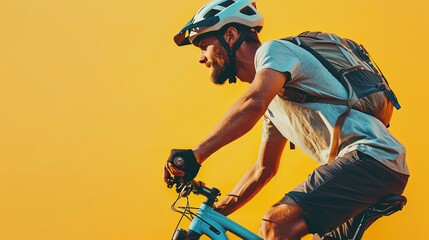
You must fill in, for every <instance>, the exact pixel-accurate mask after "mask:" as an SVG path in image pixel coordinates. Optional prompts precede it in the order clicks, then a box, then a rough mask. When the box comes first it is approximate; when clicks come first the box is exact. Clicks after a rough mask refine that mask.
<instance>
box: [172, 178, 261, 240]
mask: <svg viewBox="0 0 429 240" xmlns="http://www.w3.org/2000/svg"><path fill="white" fill-rule="evenodd" d="M176 190H177V191H178V192H180V194H179V198H181V197H187V196H188V195H189V194H190V193H191V192H193V193H194V194H201V195H204V196H205V197H207V200H206V201H205V202H203V203H202V204H201V206H200V208H199V209H198V212H197V213H196V214H194V213H192V212H191V211H190V210H189V209H190V208H189V207H187V208H185V210H184V212H182V213H183V214H186V213H188V214H190V215H191V216H192V217H193V218H192V221H191V224H190V225H189V229H188V231H185V230H183V229H176V232H175V234H174V235H173V240H181V239H199V238H200V237H201V236H202V235H206V236H208V237H209V238H210V239H213V240H227V239H229V238H228V236H227V232H230V233H232V234H234V235H236V236H238V237H240V238H242V239H247V240H262V238H260V237H259V236H258V235H256V234H254V233H253V232H251V231H249V230H248V229H246V228H244V227H243V226H241V225H239V224H238V223H236V222H234V221H233V220H231V219H229V218H227V217H225V216H224V215H222V214H220V213H218V212H216V211H215V210H214V203H215V202H216V201H217V196H219V195H220V192H219V190H218V189H216V188H206V187H205V186H204V185H203V184H202V183H197V182H193V183H188V184H182V185H179V186H177V188H176ZM179 198H178V199H179ZM173 206H174V204H173Z"/></svg>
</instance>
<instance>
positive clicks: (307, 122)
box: [255, 40, 409, 174]
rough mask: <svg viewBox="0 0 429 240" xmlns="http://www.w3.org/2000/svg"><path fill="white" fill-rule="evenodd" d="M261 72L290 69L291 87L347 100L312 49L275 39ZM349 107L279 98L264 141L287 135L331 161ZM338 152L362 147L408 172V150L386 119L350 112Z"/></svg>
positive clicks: (259, 63) (259, 59)
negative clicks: (335, 131)
mask: <svg viewBox="0 0 429 240" xmlns="http://www.w3.org/2000/svg"><path fill="white" fill-rule="evenodd" d="M255 67H256V71H260V70H261V69H263V68H270V69H274V70H276V71H279V72H284V73H287V74H288V75H289V76H290V79H289V80H290V81H287V83H286V85H287V86H291V87H294V88H298V89H301V90H304V91H305V92H307V93H309V94H311V95H313V96H318V97H323V98H332V99H341V100H346V99H347V97H348V93H347V91H346V90H345V89H344V87H343V86H342V85H341V83H340V82H338V80H337V79H335V77H334V76H332V74H330V73H329V72H328V70H327V69H326V68H325V67H324V66H323V65H322V64H321V63H320V62H319V61H318V60H317V59H316V58H315V57H314V56H313V55H311V54H310V53H309V52H307V51H306V50H304V49H302V48H301V47H299V46H296V45H295V44H293V43H291V42H288V41H282V40H274V41H269V42H266V43H264V44H262V45H261V46H260V48H259V49H258V51H257V52H256V56H255ZM346 108H347V107H346V106H342V105H333V104H326V103H296V102H291V101H288V100H286V99H285V98H283V92H280V93H279V94H277V95H276V97H274V99H273V100H272V102H271V103H270V105H269V107H268V109H267V112H266V113H265V116H264V130H263V139H264V140H265V141H275V140H276V139H279V138H286V139H289V140H290V141H291V142H293V143H294V144H295V145H296V146H298V147H299V148H300V149H302V150H303V151H304V152H306V153H307V154H309V155H310V156H311V157H312V158H314V159H315V160H316V161H317V162H318V163H320V164H325V163H327V162H328V157H329V152H330V145H331V142H330V141H331V137H332V132H333V126H334V124H335V121H336V120H337V118H338V116H339V115H341V114H342V113H343V112H344V111H345V110H346ZM340 142H341V144H340V152H339V156H343V155H344V154H345V153H347V152H350V151H353V150H359V151H361V152H363V153H365V154H367V155H370V156H371V157H373V158H375V159H377V160H378V161H380V162H381V163H383V164H385V165H386V166H388V167H389V168H391V169H393V170H394V171H397V172H400V173H403V174H409V172H408V167H407V164H406V162H405V148H404V146H403V145H402V144H401V143H399V142H398V141H397V140H396V139H395V138H394V137H393V136H392V135H391V134H390V132H389V131H388V130H387V128H386V127H385V126H384V125H383V123H382V122H381V121H379V120H378V119H377V118H375V117H373V116H370V115H369V114H365V113H362V112H360V111H357V110H351V112H350V114H349V115H348V116H347V118H346V120H345V122H344V125H343V128H342V130H341V141H340Z"/></svg>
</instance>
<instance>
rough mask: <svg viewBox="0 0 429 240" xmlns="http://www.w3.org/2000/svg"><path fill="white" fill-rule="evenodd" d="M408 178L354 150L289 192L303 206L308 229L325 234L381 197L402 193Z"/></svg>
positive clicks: (319, 169) (321, 168)
mask: <svg viewBox="0 0 429 240" xmlns="http://www.w3.org/2000/svg"><path fill="white" fill-rule="evenodd" d="M407 179H408V176H406V175H403V174H400V173H397V172H394V171H392V170H391V169H389V168H388V167H386V166H384V165H383V164H381V163H380V162H378V161H377V160H375V159H373V158H371V157H370V156H367V155H364V154H361V153H358V152H357V151H353V152H350V153H349V154H347V155H345V156H344V157H339V158H337V159H335V160H334V161H333V162H331V163H329V164H326V165H322V166H320V167H318V168H317V169H316V170H314V172H313V173H312V174H310V175H309V176H308V178H307V179H306V180H305V181H304V182H302V183H301V184H300V185H298V186H297V187H296V188H295V189H294V190H292V191H291V192H289V193H288V194H287V196H288V197H291V198H293V199H294V200H295V201H296V202H297V203H298V204H299V205H300V206H301V208H302V211H303V214H304V218H305V222H306V225H307V228H308V231H309V232H310V233H318V234H319V235H321V236H323V235H324V234H325V233H327V232H330V231H332V230H333V229H335V228H336V227H338V226H340V225H341V224H343V223H344V222H346V221H347V220H349V219H351V218H353V217H354V216H356V215H357V214H359V213H360V212H361V211H363V210H365V209H366V208H367V207H369V206H370V205H372V204H374V203H376V202H377V201H378V200H379V199H381V198H384V197H386V196H389V195H392V194H401V193H402V192H403V190H404V188H405V185H406V182H407Z"/></svg>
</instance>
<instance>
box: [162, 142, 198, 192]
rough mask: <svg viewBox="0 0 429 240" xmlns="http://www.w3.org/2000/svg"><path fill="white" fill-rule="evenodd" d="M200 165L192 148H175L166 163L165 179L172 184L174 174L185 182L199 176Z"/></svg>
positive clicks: (168, 183)
mask: <svg viewBox="0 0 429 240" xmlns="http://www.w3.org/2000/svg"><path fill="white" fill-rule="evenodd" d="M200 167H201V166H200V164H198V162H197V159H196V158H195V155H194V152H193V151H192V150H190V149H186V150H184V149H173V150H171V153H170V157H169V158H168V160H167V162H166V163H165V165H164V174H163V176H164V181H165V182H166V183H167V185H168V186H170V183H171V180H170V179H172V175H173V176H174V178H180V180H181V181H183V182H189V181H191V180H193V179H194V178H195V177H196V176H197V174H198V171H199V170H200Z"/></svg>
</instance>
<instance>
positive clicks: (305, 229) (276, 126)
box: [164, 0, 409, 239]
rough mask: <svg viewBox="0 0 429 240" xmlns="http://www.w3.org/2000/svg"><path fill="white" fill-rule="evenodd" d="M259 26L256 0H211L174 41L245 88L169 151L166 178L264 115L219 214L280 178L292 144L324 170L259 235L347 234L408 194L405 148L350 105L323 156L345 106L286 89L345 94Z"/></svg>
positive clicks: (213, 72) (310, 60)
mask: <svg viewBox="0 0 429 240" xmlns="http://www.w3.org/2000/svg"><path fill="white" fill-rule="evenodd" d="M263 22H264V20H263V17H262V15H261V14H260V13H259V12H258V10H257V9H256V4H255V2H254V1H253V0H214V1H211V2H209V3H207V4H206V5H204V6H203V7H202V8H201V9H200V10H199V11H198V12H197V13H196V14H195V16H194V17H193V18H192V19H191V21H190V22H189V23H188V24H187V25H186V26H185V27H184V28H183V29H182V30H181V31H180V32H179V33H178V34H177V35H176V36H175V37H174V40H175V42H176V44H177V45H179V46H183V45H189V44H193V45H194V46H196V47H198V48H200V49H201V55H200V57H199V59H198V60H199V62H200V63H201V64H203V65H205V66H206V67H208V68H209V69H210V78H211V80H212V82H214V83H215V84H223V83H224V82H225V81H226V80H229V82H235V77H238V78H239V79H240V80H241V81H242V82H247V83H249V84H250V85H249V88H248V89H247V91H246V92H245V93H244V94H243V95H242V96H241V97H240V98H239V99H238V100H237V101H236V102H235V103H234V104H233V105H232V106H231V108H230V109H229V111H228V112H227V113H226V115H225V116H224V118H223V119H222V120H221V121H220V122H219V124H218V125H217V126H216V127H215V129H214V130H213V131H212V132H211V133H210V134H208V136H207V137H206V138H205V139H204V140H203V141H202V142H201V143H200V144H198V145H197V146H196V147H195V148H194V149H192V150H190V149H189V150H178V149H174V150H172V152H171V155H170V157H169V159H168V161H167V163H166V164H165V167H164V180H165V181H166V182H167V180H168V178H169V177H171V175H174V176H177V177H181V178H183V180H184V181H189V180H191V179H193V178H194V177H195V176H196V175H197V173H198V170H199V168H200V165H201V164H202V163H203V162H204V161H205V160H206V159H207V158H208V157H209V156H210V155H211V154H213V153H214V152H216V151H217V150H219V149H220V148H222V147H223V146H225V145H227V144H228V143H230V142H232V141H234V140H236V139H238V138H239V137H241V136H243V135H244V134H246V133H247V132H248V131H249V130H251V129H252V128H253V126H254V125H255V124H256V123H257V122H258V121H259V119H261V118H263V120H264V121H263V136H262V141H261V145H260V149H259V154H258V158H257V161H256V163H255V164H254V165H253V166H252V167H251V168H250V169H249V170H248V171H247V172H246V173H245V174H244V176H243V177H242V179H241V180H240V181H239V182H238V183H237V185H236V186H235V188H234V189H233V190H232V192H231V193H230V194H228V196H226V197H225V198H224V199H222V200H221V201H220V202H219V204H218V205H217V208H216V210H217V211H218V212H220V213H222V214H224V215H228V214H230V213H232V212H234V211H235V210H237V209H239V208H240V207H241V206H243V205H244V204H246V203H247V202H248V201H249V200H250V199H251V198H252V197H254V196H255V195H256V194H257V193H258V192H259V191H260V190H261V189H262V188H263V187H264V185H265V184H267V183H268V182H269V181H270V179H271V178H272V177H273V176H274V175H275V174H276V171H277V168H278V166H279V161H280V159H281V155H282V152H283V149H284V147H285V145H286V142H287V141H288V140H290V141H292V142H293V143H294V144H295V145H296V146H298V147H299V148H300V149H302V150H303V151H304V152H306V153H307V154H309V155H310V156H311V157H312V158H313V159H315V160H316V161H317V162H318V163H320V166H319V167H318V168H316V169H315V170H314V171H313V173H312V174H310V175H309V177H308V178H307V179H306V180H304V181H303V182H302V183H301V184H300V185H298V186H297V187H295V188H294V189H293V190H291V191H290V192H288V193H287V194H286V195H285V196H284V197H283V198H282V199H281V200H280V201H278V202H277V203H275V204H274V205H273V206H272V207H271V208H270V209H268V210H267V212H266V214H265V216H263V219H262V223H261V228H260V235H261V237H262V238H264V239H300V238H301V237H303V236H304V235H306V234H308V233H311V234H318V235H320V236H324V235H326V236H327V237H326V238H325V239H328V238H329V237H334V238H336V239H344V238H345V239H346V237H347V232H348V229H349V228H351V227H354V225H353V218H354V217H355V216H356V215H357V214H358V213H360V212H361V211H363V210H364V209H366V208H367V207H368V206H370V205H372V204H374V203H376V202H377V201H378V200H379V199H381V198H384V197H386V196H390V195H392V194H401V193H402V192H403V191H404V188H405V186H406V184H407V180H408V176H409V172H408V168H407V164H406V162H405V148H404V146H402V145H401V144H400V143H399V142H398V141H397V140H396V139H395V138H394V137H393V136H392V135H391V133H389V131H388V130H387V128H386V127H385V126H384V124H383V123H382V122H380V121H379V120H378V119H377V118H375V117H373V116H371V115H369V114H366V113H363V112H360V111H357V110H354V109H352V110H351V111H350V113H349V115H348V116H347V118H346V119H345V121H344V123H343V126H342V130H341V135H340V143H341V144H340V146H339V151H338V153H337V155H336V157H335V159H333V160H332V161H328V158H329V153H330V148H331V138H332V134H333V125H334V124H335V122H336V120H337V119H338V117H339V116H340V115H341V114H342V113H343V112H344V110H345V109H346V108H347V107H346V106H343V105H337V104H328V103H319V102H308V103H296V102H292V101H288V100H287V99H286V98H285V97H284V94H285V92H284V87H285V86H288V85H290V86H295V87H298V88H300V89H301V90H304V91H307V92H311V93H312V94H315V95H317V96H320V97H327V98H333V99H342V100H344V99H347V98H348V92H347V90H346V89H345V88H344V87H343V86H342V85H341V83H340V82H339V81H338V80H337V79H336V78H335V77H334V76H333V75H332V74H331V73H330V72H329V71H328V70H327V69H326V68H325V67H324V66H323V65H322V64H321V63H320V62H319V61H318V60H317V59H316V58H315V57H314V56H313V55H311V54H310V53H309V52H308V51H306V50H304V49H303V48H301V47H299V46H297V45H295V44H293V43H291V42H288V41H283V40H273V41H268V42H265V43H261V42H260V41H259V38H258V33H259V32H260V31H261V29H262V27H263ZM177 157H180V158H182V159H183V160H184V167H183V168H180V167H178V166H177V164H174V163H173V162H174V159H175V158H177ZM343 223H344V224H343Z"/></svg>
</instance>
